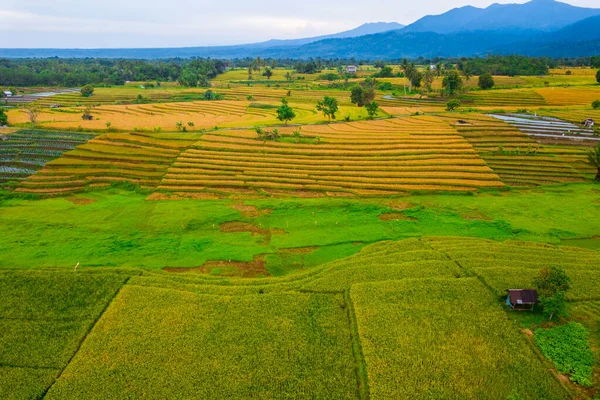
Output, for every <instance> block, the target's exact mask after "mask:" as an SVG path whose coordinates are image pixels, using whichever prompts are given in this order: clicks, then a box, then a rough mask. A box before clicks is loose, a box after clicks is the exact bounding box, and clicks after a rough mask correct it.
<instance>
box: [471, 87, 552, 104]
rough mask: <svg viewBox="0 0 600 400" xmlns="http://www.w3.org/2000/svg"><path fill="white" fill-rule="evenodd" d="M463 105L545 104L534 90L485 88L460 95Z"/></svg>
mask: <svg viewBox="0 0 600 400" xmlns="http://www.w3.org/2000/svg"><path fill="white" fill-rule="evenodd" d="M461 101H462V103H463V105H464V106H469V107H495V108H502V107H511V108H514V107H520V108H527V107H539V106H545V105H547V101H546V99H545V98H544V96H543V95H541V94H540V93H538V92H537V91H534V90H526V89H515V90H486V91H478V92H470V93H468V94H466V95H464V96H463V97H462V100H461Z"/></svg>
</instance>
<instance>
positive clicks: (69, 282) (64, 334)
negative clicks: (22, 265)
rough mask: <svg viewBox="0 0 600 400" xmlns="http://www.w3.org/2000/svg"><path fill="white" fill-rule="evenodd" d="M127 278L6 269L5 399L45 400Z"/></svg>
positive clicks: (1, 324) (0, 273) (0, 379)
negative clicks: (35, 399)
mask: <svg viewBox="0 0 600 400" xmlns="http://www.w3.org/2000/svg"><path fill="white" fill-rule="evenodd" d="M127 277H128V276H127V275H126V274H122V273H118V272H117V271H114V272H109V271H105V272H101V273H84V274H78V273H76V272H70V273H65V272H57V271H53V272H52V273H43V272H40V271H18V270H17V271H6V270H0V330H1V331H2V335H0V349H1V350H0V370H1V371H2V374H0V394H1V395H2V398H14V399H20V398H39V397H42V395H43V394H44V393H45V391H46V390H47V388H48V387H50V385H52V384H53V383H54V381H55V379H56V378H57V377H58V376H59V375H60V373H61V371H62V370H63V369H64V368H65V367H66V365H67V364H68V363H69V361H70V360H71V358H72V357H73V355H74V354H75V352H76V351H77V350H78V348H79V345H80V343H81V341H82V340H83V339H84V338H85V336H86V335H87V333H88V331H89V330H90V329H91V327H92V326H93V324H94V323H95V321H96V319H97V318H98V317H99V316H100V315H101V314H102V312H103V311H104V309H105V308H106V307H107V305H108V302H109V301H110V300H111V299H112V298H113V297H114V296H115V295H116V293H117V291H118V289H119V288H120V287H121V286H122V285H123V284H124V283H125V281H126V279H127Z"/></svg>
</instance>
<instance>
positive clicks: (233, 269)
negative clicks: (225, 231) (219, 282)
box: [163, 254, 269, 278]
mask: <svg viewBox="0 0 600 400" xmlns="http://www.w3.org/2000/svg"><path fill="white" fill-rule="evenodd" d="M265 257H266V256H265V255H264V254H261V255H258V256H255V257H254V259H253V260H252V261H249V262H246V261H207V262H205V263H204V265H202V266H201V267H193V268H185V267H165V268H163V271H166V272H171V273H176V274H182V273H194V274H211V273H214V272H215V270H218V273H214V275H218V276H228V277H230V276H236V277H240V278H256V277H259V276H268V275H269V271H268V270H267V268H266V266H267V263H266V261H265Z"/></svg>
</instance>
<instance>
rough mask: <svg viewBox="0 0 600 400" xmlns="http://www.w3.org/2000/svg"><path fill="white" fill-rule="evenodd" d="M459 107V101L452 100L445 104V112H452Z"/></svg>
mask: <svg viewBox="0 0 600 400" xmlns="http://www.w3.org/2000/svg"><path fill="white" fill-rule="evenodd" d="M460 106H461V102H460V100H457V99H454V100H450V101H449V102H447V103H446V111H454V110H456V109H457V108H458V107H460Z"/></svg>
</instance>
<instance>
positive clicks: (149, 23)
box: [0, 0, 600, 48]
mask: <svg viewBox="0 0 600 400" xmlns="http://www.w3.org/2000/svg"><path fill="white" fill-rule="evenodd" d="M562 1H563V2H565V3H569V4H572V5H576V6H580V7H595V8H597V7H599V6H600V5H599V4H598V0H562ZM525 2H526V0H508V1H504V0H495V1H494V0H491V1H489V0H452V1H448V0H419V1H414V0H377V1H373V2H369V1H365V0H301V1H284V2H282V1H275V0H226V1H216V0H168V1H165V0H161V1H156V0H100V1H98V0H1V1H0V38H2V40H1V42H0V47H4V48H21V47H23V48H126V47H186V46H219V45H230V44H242V43H254V42H260V41H264V40H269V39H295V38H303V37H312V36H318V35H324V34H330V33H337V32H341V31H344V30H348V29H353V28H355V27H357V26H359V25H361V24H363V23H365V22H380V21H382V22H399V23H402V24H410V23H412V22H414V21H416V20H417V19H419V18H421V17H423V16H425V15H430V14H441V13H444V12H446V11H448V10H449V9H451V8H455V7H460V6H465V5H472V6H476V7H487V6H489V5H490V4H492V3H525Z"/></svg>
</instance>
